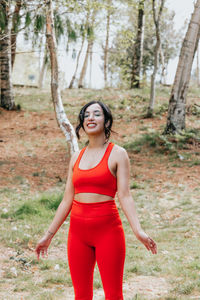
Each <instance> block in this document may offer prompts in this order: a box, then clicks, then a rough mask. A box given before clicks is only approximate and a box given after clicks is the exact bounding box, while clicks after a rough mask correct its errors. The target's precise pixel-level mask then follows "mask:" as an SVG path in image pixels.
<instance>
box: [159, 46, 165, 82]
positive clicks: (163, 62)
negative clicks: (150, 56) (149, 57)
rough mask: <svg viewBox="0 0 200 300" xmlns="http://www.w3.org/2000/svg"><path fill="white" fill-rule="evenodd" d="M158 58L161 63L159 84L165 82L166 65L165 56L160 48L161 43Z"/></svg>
mask: <svg viewBox="0 0 200 300" xmlns="http://www.w3.org/2000/svg"><path fill="white" fill-rule="evenodd" d="M160 59H161V64H162V71H161V79H160V83H161V84H166V69H167V68H166V65H165V57H164V54H163V50H162V45H160Z"/></svg>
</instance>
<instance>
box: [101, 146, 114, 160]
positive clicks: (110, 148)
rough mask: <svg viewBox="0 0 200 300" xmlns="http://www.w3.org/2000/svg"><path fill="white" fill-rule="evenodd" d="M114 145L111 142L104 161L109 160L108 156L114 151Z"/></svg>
mask: <svg viewBox="0 0 200 300" xmlns="http://www.w3.org/2000/svg"><path fill="white" fill-rule="evenodd" d="M113 146H114V144H113V143H111V142H110V144H109V145H108V148H107V149H106V153H105V156H104V160H103V161H106V162H107V161H108V158H109V156H110V152H111V151H112V148H113Z"/></svg>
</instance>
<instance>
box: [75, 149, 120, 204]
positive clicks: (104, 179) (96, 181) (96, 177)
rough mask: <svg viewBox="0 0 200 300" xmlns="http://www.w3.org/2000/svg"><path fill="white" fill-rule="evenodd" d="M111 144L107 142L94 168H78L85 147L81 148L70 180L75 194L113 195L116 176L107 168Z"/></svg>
mask: <svg viewBox="0 0 200 300" xmlns="http://www.w3.org/2000/svg"><path fill="white" fill-rule="evenodd" d="M113 146H114V144H113V143H109V145H108V146H107V148H106V151H105V153H104V155H103V158H102V159H101V161H100V162H99V163H98V164H97V165H96V166H95V167H94V168H91V169H87V170H83V169H80V168H79V164H80V160H81V158H82V156H83V153H84V151H85V149H86V147H84V148H83V149H82V150H81V152H80V154H79V156H78V158H77V160H76V162H75V164H74V169H73V177H72V181H73V184H74V190H75V194H78V193H95V194H102V195H108V196H111V197H113V198H114V197H115V194H116V191H117V178H116V177H115V176H114V175H113V174H112V173H111V172H110V170H109V168H108V158H109V155H110V152H111V150H112V148H113Z"/></svg>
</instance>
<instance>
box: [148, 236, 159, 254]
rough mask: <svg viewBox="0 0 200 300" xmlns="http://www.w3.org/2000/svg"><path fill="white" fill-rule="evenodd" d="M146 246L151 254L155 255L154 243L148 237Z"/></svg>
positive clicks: (155, 247)
mask: <svg viewBox="0 0 200 300" xmlns="http://www.w3.org/2000/svg"><path fill="white" fill-rule="evenodd" d="M148 246H149V248H150V250H151V252H152V253H153V254H156V253H157V246H156V243H155V242H154V241H153V240H152V239H151V238H150V237H148Z"/></svg>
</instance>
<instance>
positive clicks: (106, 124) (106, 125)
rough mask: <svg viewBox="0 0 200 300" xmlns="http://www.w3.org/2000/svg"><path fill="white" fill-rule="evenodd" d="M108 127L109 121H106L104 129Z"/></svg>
mask: <svg viewBox="0 0 200 300" xmlns="http://www.w3.org/2000/svg"><path fill="white" fill-rule="evenodd" d="M109 126H110V120H108V121H107V122H106V123H105V127H107V128H108V127H109Z"/></svg>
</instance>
